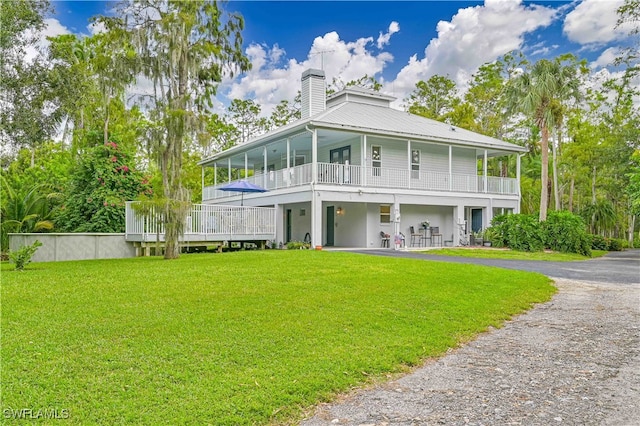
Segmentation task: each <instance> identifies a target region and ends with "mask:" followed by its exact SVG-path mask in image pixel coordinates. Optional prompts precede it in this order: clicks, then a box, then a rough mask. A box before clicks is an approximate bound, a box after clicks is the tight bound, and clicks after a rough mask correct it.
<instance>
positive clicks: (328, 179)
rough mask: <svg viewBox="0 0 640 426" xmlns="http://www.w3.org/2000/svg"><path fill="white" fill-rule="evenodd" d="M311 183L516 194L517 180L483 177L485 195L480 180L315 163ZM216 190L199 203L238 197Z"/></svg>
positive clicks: (277, 174) (297, 172)
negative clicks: (314, 171) (316, 169)
mask: <svg viewBox="0 0 640 426" xmlns="http://www.w3.org/2000/svg"><path fill="white" fill-rule="evenodd" d="M245 180H247V181H249V182H251V183H254V184H256V185H260V186H262V187H263V188H266V189H268V190H270V191H271V190H276V189H281V188H288V187H294V186H300V185H305V184H309V183H311V182H312V181H313V180H314V179H313V173H312V168H311V164H303V165H301V166H296V167H291V168H290V169H282V170H276V171H271V172H268V173H256V174H255V175H253V176H249V177H247V178H246V179H245ZM315 181H316V183H318V184H323V185H347V186H358V187H374V188H394V189H416V190H424V191H456V192H475V193H484V192H488V193H492V194H509V195H517V194H518V180H517V179H514V178H503V177H493V176H487V185H486V186H487V188H486V191H485V177H484V176H478V175H466V174H459V173H452V174H449V173H447V172H433V171H412V170H406V169H393V168H385V167H363V166H353V165H345V164H329V163H318V172H317V179H315ZM225 184H226V183H225ZM219 186H222V185H219ZM216 188H217V187H216V186H207V187H205V188H203V193H202V199H203V200H212V199H219V198H225V197H232V196H237V195H238V194H237V193H235V192H225V191H220V190H218V189H216Z"/></svg>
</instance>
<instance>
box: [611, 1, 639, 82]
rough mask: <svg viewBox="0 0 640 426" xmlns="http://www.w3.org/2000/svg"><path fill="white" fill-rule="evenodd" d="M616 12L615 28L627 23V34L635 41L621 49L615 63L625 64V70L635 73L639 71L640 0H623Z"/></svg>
mask: <svg viewBox="0 0 640 426" xmlns="http://www.w3.org/2000/svg"><path fill="white" fill-rule="evenodd" d="M617 12H618V22H617V24H616V28H618V27H620V26H622V25H625V24H626V25H629V27H630V30H629V35H631V36H632V37H634V41H635V43H633V44H631V46H629V47H628V48H626V49H624V50H623V52H622V55H621V56H620V57H618V58H617V59H616V64H618V65H619V64H622V63H625V64H627V66H628V69H627V72H628V73H631V74H633V75H635V74H637V73H638V72H639V71H640V65H639V64H640V62H639V61H638V60H639V59H640V37H639V36H640V0H625V1H624V3H623V4H622V6H620V7H619V8H618V10H617Z"/></svg>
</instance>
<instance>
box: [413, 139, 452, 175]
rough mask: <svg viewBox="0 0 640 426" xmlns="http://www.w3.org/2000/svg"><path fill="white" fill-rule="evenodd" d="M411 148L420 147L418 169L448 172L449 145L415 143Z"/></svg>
mask: <svg viewBox="0 0 640 426" xmlns="http://www.w3.org/2000/svg"><path fill="white" fill-rule="evenodd" d="M411 149H420V151H421V154H422V155H421V157H420V162H421V164H420V170H421V171H424V172H443V173H448V172H449V147H448V146H445V145H432V144H417V143H415V142H413V143H412V144H411Z"/></svg>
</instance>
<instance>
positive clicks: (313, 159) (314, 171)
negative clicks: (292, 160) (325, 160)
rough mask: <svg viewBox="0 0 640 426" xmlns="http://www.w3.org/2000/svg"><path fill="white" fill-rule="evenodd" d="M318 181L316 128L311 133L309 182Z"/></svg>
mask: <svg viewBox="0 0 640 426" xmlns="http://www.w3.org/2000/svg"><path fill="white" fill-rule="evenodd" d="M317 182H318V129H313V133H311V183H317Z"/></svg>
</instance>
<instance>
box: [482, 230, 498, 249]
mask: <svg viewBox="0 0 640 426" xmlns="http://www.w3.org/2000/svg"><path fill="white" fill-rule="evenodd" d="M499 239H500V238H499V236H498V231H497V230H496V229H495V228H493V227H491V226H490V227H488V228H487V229H485V230H484V241H490V242H491V245H492V246H494V247H502V245H499V244H498V240H499Z"/></svg>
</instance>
